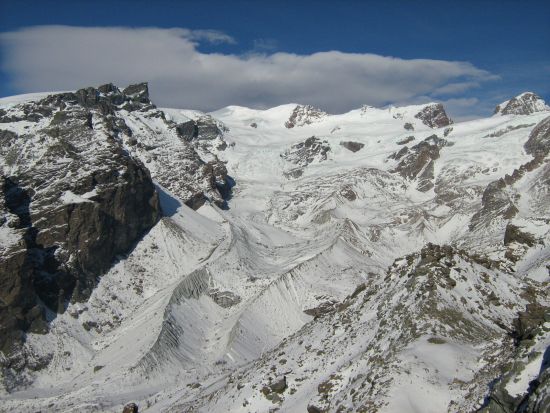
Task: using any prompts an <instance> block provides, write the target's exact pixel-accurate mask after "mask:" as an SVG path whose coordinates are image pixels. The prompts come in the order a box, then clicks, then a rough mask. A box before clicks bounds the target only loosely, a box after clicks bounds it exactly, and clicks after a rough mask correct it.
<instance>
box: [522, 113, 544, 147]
mask: <svg viewBox="0 0 550 413" xmlns="http://www.w3.org/2000/svg"><path fill="white" fill-rule="evenodd" d="M524 148H525V151H526V152H527V153H528V154H530V155H533V156H535V157H544V156H546V155H548V153H550V116H548V117H547V118H544V119H543V120H541V121H540V122H539V123H538V124H537V126H535V127H534V128H533V130H532V131H531V133H530V134H529V139H528V140H527V142H525V145H524Z"/></svg>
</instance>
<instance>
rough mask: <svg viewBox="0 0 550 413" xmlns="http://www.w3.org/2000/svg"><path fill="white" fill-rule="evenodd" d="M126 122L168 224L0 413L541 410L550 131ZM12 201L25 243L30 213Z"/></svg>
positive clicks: (126, 136) (389, 123)
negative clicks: (228, 192) (130, 406)
mask: <svg viewBox="0 0 550 413" xmlns="http://www.w3.org/2000/svg"><path fill="white" fill-rule="evenodd" d="M136 89H137V90H138V92H137V95H136V99H137V100H138V101H139V100H140V99H143V95H142V96H141V97H139V95H140V92H139V87H138V88H136ZM131 96H134V93H131ZM131 96H130V97H129V98H128V99H130V100H132V97H131ZM122 104H124V103H121V105H122ZM133 105H136V108H137V107H138V106H139V105H145V106H146V107H145V106H144V108H143V110H140V109H134V110H131V111H128V110H118V111H116V117H117V118H118V117H120V118H122V120H123V121H124V124H125V125H126V127H127V128H128V130H129V131H131V132H128V130H126V128H125V127H124V125H123V124H122V123H121V122H120V121H116V123H117V128H118V129H119V130H120V131H121V132H119V133H118V135H117V137H118V138H117V141H120V142H121V145H122V147H123V148H124V150H125V151H126V154H127V155H128V156H130V157H132V158H133V159H138V160H141V161H142V163H143V165H145V167H146V168H148V169H149V171H150V175H151V178H152V180H153V182H155V183H156V184H157V185H159V183H160V182H162V183H161V184H160V187H159V189H158V191H157V193H158V194H159V196H160V203H161V205H162V210H163V211H164V212H165V214H164V215H165V216H164V217H162V218H161V220H160V221H159V222H158V224H156V225H155V226H154V227H153V228H152V229H151V230H150V231H149V232H148V233H147V234H146V235H145V236H144V237H143V238H142V239H141V240H140V241H139V242H137V244H136V245H135V248H133V249H132V250H131V251H129V252H128V253H127V254H125V255H124V256H121V257H120V258H119V259H117V262H116V263H115V265H114V266H112V267H111V268H110V269H109V270H108V271H107V272H106V273H105V274H104V275H103V276H102V277H101V279H100V281H99V283H98V284H97V285H96V287H95V288H94V289H93V291H92V294H91V295H90V297H89V298H88V299H87V301H85V302H68V303H67V309H66V311H65V312H64V313H63V314H59V315H58V316H57V317H56V318H55V319H54V320H52V321H50V324H49V330H50V332H49V333H48V334H42V335H41V334H36V333H29V334H28V337H27V341H26V343H25V349H27V351H28V353H27V354H28V357H27V365H28V366H29V368H23V369H22V370H17V369H16V368H10V369H4V370H3V371H2V374H3V378H4V385H5V386H6V385H7V384H9V386H11V387H5V390H6V391H12V392H13V391H15V392H13V393H12V394H10V395H7V393H0V398H2V407H0V411H3V409H9V410H11V411H29V410H40V409H42V410H44V409H46V407H47V408H48V409H51V410H60V411H63V410H71V409H72V410H75V409H83V408H85V409H88V410H94V409H95V410H98V411H121V410H122V409H123V405H124V404H126V403H127V402H129V401H134V402H135V403H136V404H137V405H139V406H140V409H147V410H151V411H168V410H177V411H213V412H217V411H220V412H222V411H227V410H235V411H238V410H243V411H250V412H260V411H277V410H279V411H309V412H332V411H338V412H348V411H349V412H352V411H362V412H371V411H379V412H387V413H394V412H402V411H415V410H418V409H419V408H420V409H421V410H422V411H426V412H429V413H432V412H433V413H436V412H441V411H449V412H474V411H479V410H482V411H484V410H485V411H499V412H500V411H506V412H514V413H515V412H518V413H519V411H533V412H535V411H537V409H538V410H540V409H541V408H542V407H541V406H545V402H546V400H547V394H548V391H547V376H548V368H547V363H545V360H546V356H545V354H546V353H547V348H548V345H549V344H550V341H549V340H550V338H549V337H550V336H549V334H548V333H549V331H550V330H549V329H548V321H547V312H548V311H547V309H548V307H549V305H550V303H549V301H548V286H549V284H548V280H549V278H548V277H549V276H550V272H549V271H550V267H549V266H548V262H549V260H550V250H549V247H548V246H549V245H550V229H549V227H548V225H549V223H550V216H549V215H548V208H547V205H548V202H550V201H549V200H550V198H549V197H550V190H549V188H550V185H549V180H548V176H549V175H548V172H549V170H550V166H549V165H550V163H549V162H548V148H547V145H546V143H547V132H548V131H547V129H548V128H547V126H548V125H547V121H548V119H547V118H548V113H547V112H544V111H543V112H540V113H539V112H536V113H532V114H529V115H508V116H502V117H500V116H495V117H493V118H489V119H484V120H480V121H471V122H463V123H456V124H453V125H452V128H451V127H449V126H438V122H439V121H437V119H438V118H439V117H440V113H438V111H435V110H432V111H429V110H425V109H426V106H424V107H420V108H419V106H413V107H406V108H389V109H383V110H381V109H375V108H365V109H364V111H361V113H359V112H360V111H352V112H350V113H348V114H343V115H326V116H324V117H322V118H320V119H318V120H316V121H314V122H311V123H310V124H306V125H307V127H305V126H304V128H302V127H293V128H283V124H284V122H285V121H287V120H288V108H289V106H288V105H286V106H283V107H278V108H273V109H271V110H266V111H258V110H252V109H247V108H239V107H232V108H229V109H227V110H220V111H218V112H214V113H212V114H202V113H200V112H197V111H186V110H177V109H162V110H159V109H157V108H154V107H152V105H151V106H149V105H150V104H147V103H146V102H141V103H139V104H135V103H133ZM117 107H118V106H117ZM2 108H4V107H2ZM3 110H5V109H3ZM419 111H420V112H423V113H426V114H427V115H426V116H425V119H424V120H425V121H426V122H424V120H420V119H419V118H416V117H415V115H416V114H418V113H419ZM6 114H7V113H6ZM15 115H20V114H17V113H15V112H13V111H12V112H11V113H9V116H15ZM47 117H50V115H47ZM93 118H94V117H93V116H92V120H93ZM84 120H85V119H84V118H83V121H84ZM251 123H256V124H257V125H258V128H254V127H251V126H250V125H251ZM404 123H405V124H406V123H410V124H411V125H412V124H414V132H410V131H408V130H405V129H404V127H403V124H404ZM11 124H12V122H10V123H8V124H7V125H11ZM441 124H443V123H441ZM92 125H94V122H92ZM201 128H202V131H201ZM434 128H437V129H438V130H437V131H435V130H433V129H434ZM96 129H97V128H96ZM96 129H94V130H96ZM5 130H9V132H10V133H16V134H17V130H16V128H15V127H12V126H8V127H7V128H5ZM499 131H504V132H503V133H501V132H499ZM10 133H6V135H9V136H11V135H10ZM130 133H131V135H130ZM411 133H414V137H412V136H411ZM9 136H8V139H12V138H10V137H9ZM411 138H412V139H411ZM224 143H225V144H226V145H224ZM341 143H346V144H347V146H349V147H350V148H352V149H356V148H359V147H360V150H358V151H355V152H354V151H353V150H348V149H347V148H346V146H344V145H342V144H341ZM350 143H351V144H352V145H349V144H350ZM165 148H167V149H165ZM197 157H198V159H197ZM195 161H196V163H195ZM209 165H210V166H209ZM215 165H219V168H220V172H219V174H218V175H216V174H217V173H216V172H214V173H213V174H212V175H210V174H209V173H208V170H209V169H210V168H212V170H213V169H214V168H215ZM222 166H223V168H222ZM186 167H188V168H189V169H185V168H186ZM293 170H296V171H298V172H297V173H296V174H295V175H294V176H292V175H290V174H289V172H292V171H293ZM175 171H180V172H181V171H185V173H184V174H180V177H181V176H185V177H186V179H188V185H184V184H183V183H182V182H181V179H177V177H178V175H177V174H176V172H175ZM203 171H206V172H207V173H206V175H204V172H203ZM224 171H225V172H224ZM228 171H230V172H231V175H234V176H236V177H237V179H238V181H237V183H238V184H237V186H236V187H235V189H234V191H233V193H232V198H230V199H229V198H228V197H223V196H222V193H223V183H224V182H229V179H230V178H229V177H228V176H227V173H228ZM224 174H225V177H224ZM212 176H213V177H214V179H213V180H212V178H211V177H212ZM289 178H292V179H289ZM495 182H496V183H495ZM229 183H230V182H229ZM220 184H221V185H220ZM4 187H5V189H6V191H8V192H10V191H14V192H13V194H14V196H13V197H10V200H9V202H8V204H9V205H8V204H6V205H7V206H5V208H6V210H7V211H8V212H9V213H10V214H11V215H8V214H6V222H12V221H15V220H16V219H19V218H18V215H17V214H20V212H19V211H21V210H24V208H23V207H22V206H24V205H25V203H26V201H25V200H24V197H20V196H18V195H17V194H18V193H19V192H18V191H17V190H14V188H13V187H12V186H11V184H10V183H9V182H7V183H6V185H5V186H4ZM163 188H164V189H163ZM195 190H196V192H194V191H195ZM10 193H11V192H10ZM194 193H197V194H198V195H197V198H194V197H193V194H194ZM216 193H217V194H218V195H216ZM75 194H78V196H79V197H80V198H81V200H84V201H83V202H85V200H87V199H88V197H89V196H92V195H91V194H88V193H81V192H78V193H75ZM69 195H70V194H65V195H64V196H63V199H67V200H69V199H71V197H72V195H70V196H69ZM216 196H219V197H220V198H219V199H222V200H223V201H225V203H226V204H224V203H223V202H221V203H217V202H216V199H218V198H216ZM77 199H79V198H77ZM192 199H197V200H198V202H196V203H195V202H189V201H188V200H192ZM15 200H19V201H17V202H15ZM21 200H22V201H21ZM184 200H185V202H187V203H188V205H191V206H193V207H195V208H196V211H194V210H192V209H190V208H188V207H186V206H185V205H183V204H184ZM208 200H210V201H212V202H207V201H208ZM6 202H7V201H5V200H4V203H6ZM216 205H220V206H222V207H225V206H227V207H228V209H225V210H223V209H220V208H218V207H217V206H216ZM12 211H13V212H12ZM508 211H510V213H507V212H508ZM20 215H21V217H22V218H21V221H22V222H24V223H25V222H27V219H26V218H25V216H24V214H20ZM8 235H9V234H8ZM38 327H39V326H38ZM33 363H34V365H35V366H36V365H38V364H40V365H41V368H42V370H39V371H33V370H32V367H31V365H32V364H33ZM12 366H13V367H15V365H12ZM25 387H26V390H25V393H18V392H17V390H20V389H23V388H25ZM145 387H146V388H145ZM35 396H36V398H35ZM4 406H5V407H4ZM419 406H420V407H419ZM499 409H500V410H499ZM529 409H530V410H529ZM6 411H8V410H6Z"/></svg>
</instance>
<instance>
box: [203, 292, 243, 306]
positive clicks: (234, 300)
mask: <svg viewBox="0 0 550 413" xmlns="http://www.w3.org/2000/svg"><path fill="white" fill-rule="evenodd" d="M208 296H209V297H210V298H212V300H214V302H215V303H216V304H218V305H219V306H220V307H223V308H230V307H233V306H235V305H237V304H239V303H240V302H241V297H239V296H238V295H237V294H235V293H232V292H231V291H220V290H218V289H211V290H209V291H208Z"/></svg>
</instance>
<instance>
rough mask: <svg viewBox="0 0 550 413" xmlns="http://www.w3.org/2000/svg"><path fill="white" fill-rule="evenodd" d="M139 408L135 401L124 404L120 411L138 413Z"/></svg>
mask: <svg viewBox="0 0 550 413" xmlns="http://www.w3.org/2000/svg"><path fill="white" fill-rule="evenodd" d="M138 412H139V408H138V405H137V404H135V403H128V404H127V405H126V406H124V409H123V410H122V413H138Z"/></svg>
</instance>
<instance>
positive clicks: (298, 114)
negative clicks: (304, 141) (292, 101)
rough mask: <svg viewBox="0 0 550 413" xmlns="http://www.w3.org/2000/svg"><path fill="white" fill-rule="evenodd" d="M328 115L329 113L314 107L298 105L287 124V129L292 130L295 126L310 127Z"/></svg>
mask: <svg viewBox="0 0 550 413" xmlns="http://www.w3.org/2000/svg"><path fill="white" fill-rule="evenodd" d="M327 115H328V113H326V112H325V111H323V110H321V109H319V108H316V107H314V106H311V105H297V106H296V107H295V108H294V110H293V111H292V113H291V115H290V117H289V118H288V120H287V121H286V122H285V127H286V128H287V129H291V128H293V127H295V126H304V125H310V124H312V123H313V122H316V121H318V120H320V119H322V118H324V117H325V116H327Z"/></svg>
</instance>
